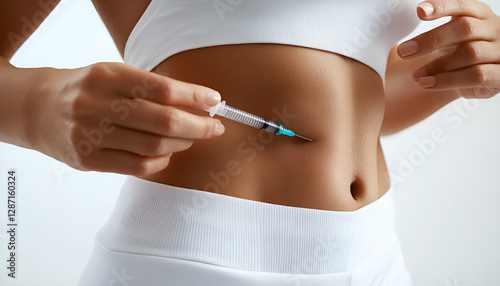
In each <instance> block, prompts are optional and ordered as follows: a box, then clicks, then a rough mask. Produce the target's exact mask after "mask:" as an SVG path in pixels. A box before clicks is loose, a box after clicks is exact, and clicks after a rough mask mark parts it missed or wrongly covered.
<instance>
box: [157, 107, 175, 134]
mask: <svg viewBox="0 0 500 286" xmlns="http://www.w3.org/2000/svg"><path fill="white" fill-rule="evenodd" d="M179 125H180V124H179V119H178V116H177V115H176V113H175V112H172V111H170V112H160V113H159V114H158V117H157V119H156V126H157V127H158V128H159V130H161V131H163V132H165V133H166V134H171V133H173V132H175V131H177V130H178V129H179Z"/></svg>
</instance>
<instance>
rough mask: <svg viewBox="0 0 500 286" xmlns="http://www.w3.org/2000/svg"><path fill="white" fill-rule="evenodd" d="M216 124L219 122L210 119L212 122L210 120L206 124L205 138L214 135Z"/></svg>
mask: <svg viewBox="0 0 500 286" xmlns="http://www.w3.org/2000/svg"><path fill="white" fill-rule="evenodd" d="M216 124H217V122H214V121H213V120H210V122H208V124H206V125H205V129H204V130H203V138H210V137H212V134H213V133H214V130H215V125H216Z"/></svg>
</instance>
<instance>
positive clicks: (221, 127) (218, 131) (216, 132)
mask: <svg viewBox="0 0 500 286" xmlns="http://www.w3.org/2000/svg"><path fill="white" fill-rule="evenodd" d="M224 130H225V128H224V125H222V123H217V124H216V125H215V129H214V133H212V135H213V136H219V135H222V134H223V133H224Z"/></svg>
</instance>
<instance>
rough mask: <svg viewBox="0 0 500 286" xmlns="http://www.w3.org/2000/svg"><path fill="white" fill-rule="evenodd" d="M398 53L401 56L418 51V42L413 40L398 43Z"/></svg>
mask: <svg viewBox="0 0 500 286" xmlns="http://www.w3.org/2000/svg"><path fill="white" fill-rule="evenodd" d="M398 50H399V53H400V54H401V55H402V56H403V57H406V56H409V55H413V54H414V53H416V52H418V43H417V42H415V41H409V42H406V43H403V44H401V45H399V47H398Z"/></svg>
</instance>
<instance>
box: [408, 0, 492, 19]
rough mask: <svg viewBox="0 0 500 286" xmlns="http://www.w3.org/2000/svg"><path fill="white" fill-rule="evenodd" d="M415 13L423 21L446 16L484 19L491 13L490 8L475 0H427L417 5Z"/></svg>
mask: <svg viewBox="0 0 500 286" xmlns="http://www.w3.org/2000/svg"><path fill="white" fill-rule="evenodd" d="M417 14H418V16H419V18H420V19H422V20H424V21H425V20H427V21H429V20H436V19H439V18H442V17H447V16H467V17H474V18H478V19H485V18H487V17H488V15H490V14H491V8H490V6H488V5H487V4H485V3H482V2H479V1H476V0H428V1H424V2H422V3H420V4H419V5H418V6H417Z"/></svg>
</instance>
